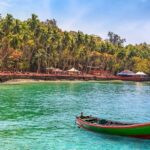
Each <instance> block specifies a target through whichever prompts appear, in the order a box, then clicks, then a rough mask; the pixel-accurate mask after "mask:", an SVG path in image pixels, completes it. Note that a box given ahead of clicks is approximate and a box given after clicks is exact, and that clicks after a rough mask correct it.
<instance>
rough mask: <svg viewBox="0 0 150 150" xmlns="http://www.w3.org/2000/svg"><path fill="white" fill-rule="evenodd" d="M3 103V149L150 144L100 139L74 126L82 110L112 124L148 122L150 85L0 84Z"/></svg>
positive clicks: (94, 149) (84, 149) (82, 149)
mask: <svg viewBox="0 0 150 150" xmlns="http://www.w3.org/2000/svg"><path fill="white" fill-rule="evenodd" d="M0 103H1V105H0V124H1V125H0V149H2V150H4V149H10V150H12V149H15V150H20V149H36V150H43V149H44V150H49V149H50V150H51V149H52V150H53V149H54V150H58V149H60V150H98V149H103V150H108V149H111V150H118V149H123V150H128V149H129V150H132V149H133V150H136V149H137V150H141V149H142V150H148V149H149V145H150V141H149V140H139V139H131V138H124V137H118V136H110V135H103V134H96V133H92V132H88V131H84V130H82V129H79V128H77V127H76V125H75V116H76V115H78V114H79V113H80V112H81V111H82V112H84V113H85V114H87V115H90V114H92V115H94V116H98V117H102V118H106V119H112V120H120V121H128V122H149V118H150V109H149V108H150V84H149V83H138V82H137V83H136V82H135V83H134V82H75V83H73V82H71V83H68V82H66V83H65V82H58V83H56V82H54V83H36V84H22V85H0Z"/></svg>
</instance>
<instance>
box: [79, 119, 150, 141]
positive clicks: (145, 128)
mask: <svg viewBox="0 0 150 150" xmlns="http://www.w3.org/2000/svg"><path fill="white" fill-rule="evenodd" d="M76 123H77V125H78V126H79V127H81V128H84V129H86V130H90V131H93V132H97V133H104V134H111V135H119V136H127V137H134V138H143V139H150V123H146V124H135V125H127V126H106V125H94V124H92V123H87V122H85V121H83V120H82V119H79V118H77V119H76Z"/></svg>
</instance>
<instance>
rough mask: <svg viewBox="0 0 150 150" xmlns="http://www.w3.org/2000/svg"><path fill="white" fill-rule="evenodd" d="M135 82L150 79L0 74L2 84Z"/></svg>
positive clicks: (89, 75)
mask: <svg viewBox="0 0 150 150" xmlns="http://www.w3.org/2000/svg"><path fill="white" fill-rule="evenodd" d="M117 80H118V81H133V82H147V81H150V77H130V76H129V77H121V76H113V75H112V76H106V75H105V76H104V75H103V76H99V75H91V74H79V75H78V74H74V75H69V74H38V73H26V74H19V73H9V74H8V73H7V74H4V73H0V82H1V83H16V82H17V83H19V82H22V83H26V82H30V83H31V82H32V83H33V82H54V81H55V82H58V81H59V82H60V81H61V82H62V81H68V82H71V81H78V82H83V81H95V82H97V81H117Z"/></svg>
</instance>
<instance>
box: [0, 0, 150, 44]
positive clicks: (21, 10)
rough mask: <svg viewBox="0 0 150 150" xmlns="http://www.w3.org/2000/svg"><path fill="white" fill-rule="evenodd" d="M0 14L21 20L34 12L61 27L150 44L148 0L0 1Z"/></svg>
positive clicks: (133, 42) (149, 9) (42, 18)
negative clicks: (8, 14)
mask: <svg viewBox="0 0 150 150" xmlns="http://www.w3.org/2000/svg"><path fill="white" fill-rule="evenodd" d="M0 13H1V14H2V15H6V14H7V13H11V14H12V15H13V16H14V17H15V18H19V19H22V20H25V19H27V18H29V17H30V16H31V14H32V13H36V14H37V15H38V16H39V18H40V19H41V20H46V19H47V18H48V19H52V18H55V19H56V20H57V24H58V26H59V27H60V28H62V29H63V30H67V31H70V30H75V31H78V30H80V31H83V32H84V33H88V34H95V35H99V36H101V37H102V38H104V39H105V38H107V33H108V31H113V32H114V33H117V34H119V35H120V36H121V37H123V38H126V39H127V43H132V44H135V43H142V42H147V43H150V17H149V16H150V0H0Z"/></svg>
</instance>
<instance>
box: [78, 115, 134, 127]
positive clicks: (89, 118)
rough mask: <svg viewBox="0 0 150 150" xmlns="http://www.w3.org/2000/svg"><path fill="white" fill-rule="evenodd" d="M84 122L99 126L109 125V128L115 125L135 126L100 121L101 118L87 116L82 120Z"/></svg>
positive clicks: (104, 120)
mask: <svg viewBox="0 0 150 150" xmlns="http://www.w3.org/2000/svg"><path fill="white" fill-rule="evenodd" d="M81 119H82V120H83V121H86V122H89V123H92V124H99V125H107V126H113V125H122V126H124V125H133V123H122V122H118V121H111V120H106V119H100V118H94V117H91V116H86V117H82V118H81Z"/></svg>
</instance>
